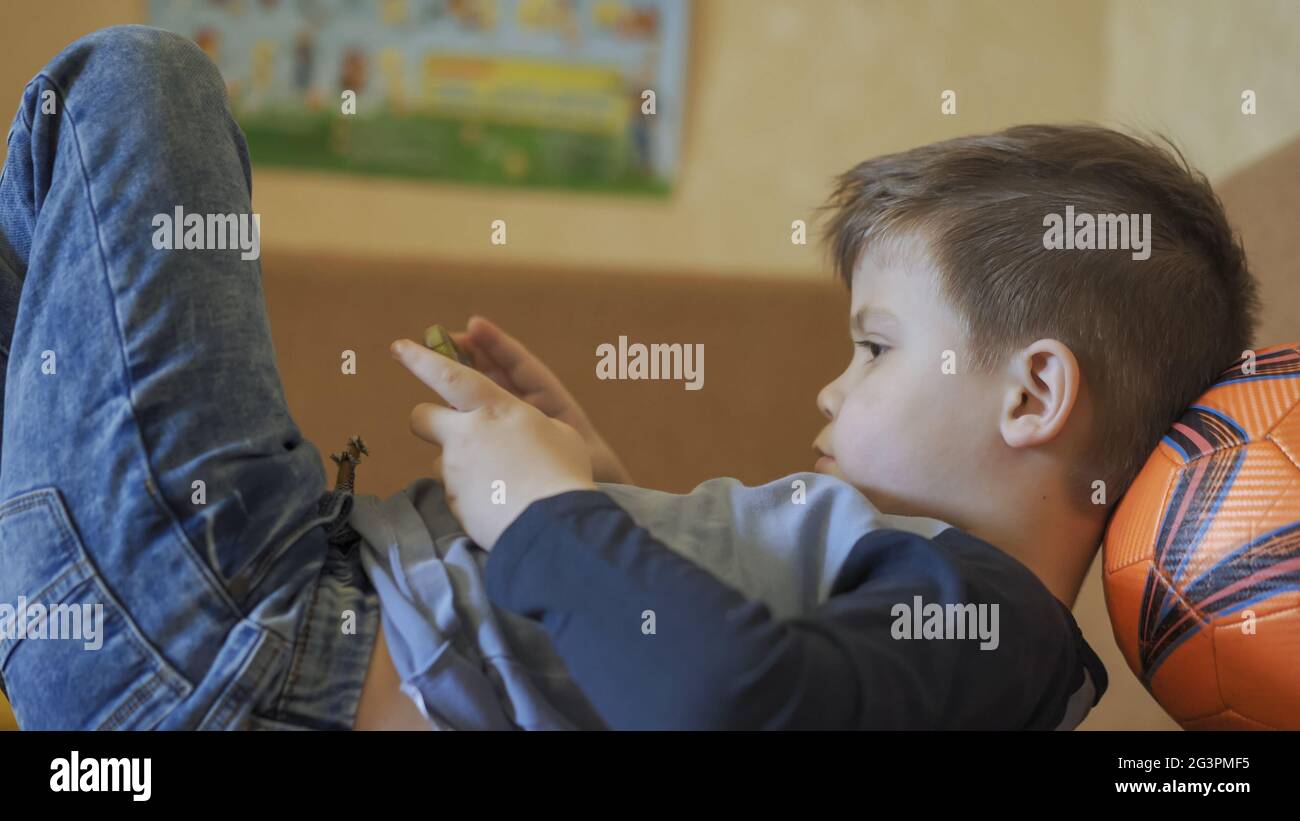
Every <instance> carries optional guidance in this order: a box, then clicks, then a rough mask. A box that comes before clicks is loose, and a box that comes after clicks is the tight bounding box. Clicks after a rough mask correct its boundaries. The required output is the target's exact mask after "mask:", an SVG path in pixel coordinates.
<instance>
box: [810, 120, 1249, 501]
mask: <svg viewBox="0 0 1300 821" xmlns="http://www.w3.org/2000/svg"><path fill="white" fill-rule="evenodd" d="M1161 139H1162V141H1163V142H1164V143H1165V144H1166V145H1167V146H1168V148H1166V147H1163V146H1161V145H1157V144H1156V143H1154V142H1152V141H1150V140H1144V139H1140V138H1136V137H1132V136H1128V135H1126V134H1122V133H1120V132H1117V131H1113V130H1111V129H1107V128H1102V127H1100V126H1092V125H1072V126H1055V125H1025V126H1017V127H1014V128H1009V129H1007V130H1005V131H1001V132H998V133H995V134H987V135H977V136H970V137H961V138H958V139H953V140H946V141H943V142H938V143H933V144H930V145H925V146H921V147H919V148H914V149H912V150H910V151H904V152H901V153H898V154H890V155H887V156H883V157H877V158H875V159H871V160H867V161H866V162H863V163H860V164H859V165H857V166H855V167H854V168H852V169H851V170H849V171H848V172H846V173H844V174H842V175H840V176H839V177H838V178H837V181H836V187H835V191H834V193H833V194H832V195H831V198H830V200H829V201H828V203H827V204H826V206H825V209H827V210H829V211H830V212H831V219H830V221H829V224H828V226H827V237H826V239H827V241H828V244H829V248H830V251H831V253H832V255H833V258H834V259H833V262H834V268H835V271H836V273H837V274H838V275H839V277H840V278H841V279H842V280H843V281H844V282H845V284H846V285H849V286H851V285H852V281H853V271H854V268H855V266H856V265H857V262H858V259H859V258H860V256H861V254H862V253H863V251H864V250H865V249H866V247H867V246H868V245H869V244H870V243H871V242H872V241H873V240H875V239H877V238H880V237H883V236H887V235H889V236H894V235H897V234H905V233H909V232H915V233H916V234H918V235H919V236H921V237H923V238H924V239H925V240H926V242H927V245H928V247H929V249H930V252H931V254H932V255H933V258H934V259H935V261H936V263H937V265H938V266H939V268H940V271H941V275H940V279H941V286H942V290H943V293H944V294H945V295H946V296H947V298H948V299H949V300H950V301H951V303H952V305H953V306H954V307H955V308H956V310H957V313H958V315H959V316H960V317H961V318H962V319H963V320H964V324H965V326H966V330H967V337H968V339H967V342H968V343H969V345H970V347H971V350H972V351H973V355H974V357H975V359H976V361H974V362H973V363H970V364H971V365H972V366H974V367H975V368H978V369H983V370H988V369H991V368H992V367H994V366H995V365H997V364H998V363H999V362H1001V361H1002V360H1003V357H1004V356H1005V355H1006V354H1007V353H1009V352H1010V351H1012V350H1014V349H1016V348H1017V347H1020V346H1023V345H1027V344H1029V343H1030V342H1033V341H1034V340H1036V339H1040V338H1053V339H1057V340H1060V341H1061V342H1063V343H1064V344H1065V345H1067V346H1068V347H1069V348H1070V350H1071V351H1072V352H1073V353H1074V355H1075V357H1076V358H1077V359H1078V361H1079V367H1080V369H1081V371H1082V373H1083V378H1084V382H1085V384H1086V385H1087V388H1088V390H1089V392H1090V395H1091V396H1092V397H1093V400H1094V407H1095V408H1096V412H1097V416H1096V423H1095V429H1094V430H1093V432H1092V447H1091V448H1090V449H1089V452H1090V453H1091V454H1092V457H1091V458H1088V459H1085V460H1083V461H1082V462H1081V463H1079V464H1078V465H1077V466H1076V470H1075V476H1074V478H1075V480H1076V481H1078V482H1080V483H1081V486H1083V487H1087V486H1089V485H1090V484H1091V481H1092V480H1095V479H1103V480H1105V481H1106V487H1107V491H1108V492H1107V494H1106V495H1107V500H1108V501H1110V502H1113V501H1114V500H1115V499H1118V498H1119V496H1120V494H1121V493H1123V491H1124V490H1125V489H1127V487H1128V485H1129V484H1130V483H1131V481H1132V480H1133V478H1134V476H1136V474H1137V472H1138V470H1140V469H1141V467H1142V465H1143V463H1144V462H1145V461H1146V459H1147V457H1148V456H1150V454H1151V451H1152V450H1153V449H1154V448H1155V446H1156V445H1157V444H1158V443H1159V441H1160V438H1161V436H1163V435H1164V433H1165V432H1166V431H1167V430H1168V428H1169V426H1170V425H1171V424H1172V423H1173V422H1174V421H1175V420H1176V419H1177V418H1178V417H1179V415H1180V414H1182V412H1183V411H1184V410H1185V409H1186V407H1187V406H1188V405H1189V404H1191V403H1192V402H1193V401H1194V400H1195V399H1196V398H1197V396H1199V395H1200V394H1201V393H1202V392H1203V391H1204V390H1205V389H1206V388H1207V387H1209V385H1210V384H1211V383H1212V382H1213V381H1214V379H1215V377H1216V376H1217V375H1218V374H1219V373H1220V372H1221V371H1222V370H1224V369H1225V368H1227V367H1229V366H1231V365H1232V364H1233V363H1234V361H1235V360H1237V359H1238V358H1239V357H1240V356H1241V355H1242V353H1243V351H1244V349H1246V348H1247V347H1249V345H1250V341H1251V337H1252V334H1253V331H1254V324H1255V319H1254V315H1255V311H1256V307H1257V303H1258V297H1257V294H1256V285H1255V281H1254V279H1253V278H1252V277H1251V275H1250V272H1249V271H1248V270H1247V268H1246V258H1245V253H1244V252H1243V250H1242V247H1241V244H1240V241H1239V239H1238V238H1237V237H1236V236H1235V235H1234V233H1233V231H1232V229H1231V228H1230V227H1229V225H1228V220H1227V217H1226V216H1225V215H1224V212H1223V206H1222V204H1221V203H1220V202H1219V199H1218V197H1217V196H1216V195H1215V193H1214V191H1213V189H1211V188H1210V184H1209V182H1207V181H1206V179H1205V177H1204V175H1202V174H1200V173H1199V172H1196V171H1194V170H1193V169H1192V168H1190V167H1189V166H1188V164H1187V161H1186V159H1184V157H1183V155H1182V153H1181V152H1180V151H1179V150H1178V149H1177V147H1176V146H1174V145H1173V144H1172V142H1170V141H1169V140H1168V139H1165V138H1161ZM1066 206H1074V212H1075V213H1076V214H1092V215H1096V214H1150V215H1151V223H1150V225H1151V232H1150V236H1149V237H1147V241H1148V242H1149V243H1150V254H1151V255H1150V258H1149V259H1134V258H1133V256H1134V254H1133V252H1132V251H1131V250H1082V251H1080V250H1049V249H1047V248H1045V247H1044V245H1045V241H1044V236H1045V232H1046V230H1047V229H1046V227H1045V225H1046V224H1047V222H1046V218H1047V216H1048V215H1049V214H1057V215H1062V216H1064V214H1065V208H1066ZM1065 230H1066V231H1067V232H1073V230H1074V229H1073V227H1072V226H1070V225H1068V224H1067V225H1066V226H1065ZM1085 501H1086V499H1085Z"/></svg>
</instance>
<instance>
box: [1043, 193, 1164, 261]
mask: <svg viewBox="0 0 1300 821" xmlns="http://www.w3.org/2000/svg"><path fill="white" fill-rule="evenodd" d="M1043 226H1044V227H1045V228H1046V229H1047V230H1046V231H1044V232H1043V247H1044V248H1046V249H1047V250H1049V251H1119V250H1125V251H1128V250H1131V251H1132V252H1133V259H1137V260H1145V259H1150V258H1151V215H1150V214H1076V213H1075V212H1074V206H1073V205H1067V206H1065V214H1064V216H1062V215H1061V214H1048V215H1047V216H1045V217H1043Z"/></svg>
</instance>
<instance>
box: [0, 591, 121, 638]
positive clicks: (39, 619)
mask: <svg viewBox="0 0 1300 821" xmlns="http://www.w3.org/2000/svg"><path fill="white" fill-rule="evenodd" d="M0 638H3V639H8V640H10V641H15V640H17V641H24V640H28V639H50V640H53V641H80V642H84V645H83V646H84V647H85V649H87V650H98V649H99V648H100V647H103V646H104V605H102V604H99V603H96V604H51V605H48V606H46V605H44V604H41V603H40V602H36V603H34V604H29V603H28V602H27V597H26V596H19V597H18V605H17V606H16V607H15V606H14V605H12V604H9V603H8V602H0Z"/></svg>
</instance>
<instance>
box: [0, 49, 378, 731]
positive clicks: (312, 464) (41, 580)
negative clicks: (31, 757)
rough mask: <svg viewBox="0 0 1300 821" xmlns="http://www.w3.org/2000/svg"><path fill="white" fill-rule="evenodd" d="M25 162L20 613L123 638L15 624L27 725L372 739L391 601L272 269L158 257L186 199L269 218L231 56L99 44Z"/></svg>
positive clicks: (8, 547)
mask: <svg viewBox="0 0 1300 821" xmlns="http://www.w3.org/2000/svg"><path fill="white" fill-rule="evenodd" d="M47 92H48V93H47ZM50 100H53V104H54V110H53V111H52V112H50V111H47V105H48V102H49V101H50ZM8 152H9V153H8V157H7V160H6V163H5V167H4V175H3V177H2V178H0V351H2V352H3V354H4V356H5V362H4V366H5V367H4V371H3V372H4V383H3V394H2V395H3V397H4V428H3V438H2V439H0V605H3V604H5V603H8V604H9V605H10V606H16V604H17V602H18V601H19V599H20V598H23V599H25V600H26V601H27V602H28V604H29V605H30V604H31V603H33V602H36V603H40V604H42V605H44V606H46V607H50V606H56V605H59V604H76V603H80V604H87V605H99V606H101V607H102V613H103V627H104V630H103V643H102V646H101V647H99V648H98V649H87V648H86V646H85V643H83V642H81V641H69V640H55V639H39V638H31V637H28V638H18V637H16V636H13V635H10V636H7V637H5V633H4V630H3V629H0V676H2V677H3V682H4V685H5V688H6V690H7V693H8V695H9V697H10V699H11V702H12V705H13V707H14V711H15V714H16V715H17V718H18V721H19V724H20V726H22V727H23V728H26V729H38V728H71V729H91V728H235V727H306V728H350V727H351V726H352V723H353V718H354V716H355V712H356V705H357V701H358V698H359V695H360V690H361V683H362V681H363V679H364V676H365V672H366V668H367V664H368V660H369V657H370V651H371V649H372V647H373V642H374V639H375V636H376V630H377V627H378V615H379V614H378V600H377V597H376V595H375V592H374V590H373V588H372V587H371V586H370V584H369V583H368V581H367V580H366V578H365V575H364V574H363V573H362V572H360V566H359V563H358V562H359V558H358V555H357V550H356V545H355V538H352V539H348V538H346V537H347V533H346V531H343V530H340V529H339V527H338V526H339V524H340V523H341V522H345V520H346V518H347V515H348V513H349V506H350V504H351V496H350V494H348V493H346V492H343V493H338V494H332V493H327V492H326V490H325V474H324V470H323V466H322V460H321V456H320V453H319V452H318V451H317V449H316V447H314V446H313V445H312V443H311V442H309V441H307V440H305V439H304V438H303V436H302V435H301V433H300V432H299V430H298V427H297V426H296V425H295V423H294V421H293V419H292V418H290V415H289V412H288V409H287V407H286V405H285V399H284V395H283V388H282V386H281V383H280V379H279V374H278V372H277V370H276V364H275V351H274V348H273V347H272V343H271V335H270V329H269V327H268V324H267V318H266V309H265V304H264V298H263V294H262V290H261V268H260V263H259V262H258V261H257V260H256V259H249V260H245V259H242V258H241V252H240V251H239V250H238V249H230V250H156V249H155V248H154V245H153V243H152V237H153V234H154V230H155V227H154V225H153V222H152V221H153V218H154V216H155V215H157V214H172V213H173V212H174V211H175V209H176V208H177V207H182V208H183V209H184V211H185V212H186V213H198V214H251V213H252V205H251V202H250V197H251V176H250V169H249V157H248V151H247V149H246V146H245V143H244V139H243V135H242V134H241V133H240V131H239V129H238V127H237V126H236V125H235V123H234V121H233V119H232V118H231V115H230V112H229V109H228V107H227V103H226V99H225V89H224V85H223V82H222V79H221V77H220V75H219V73H218V72H217V70H216V67H215V66H213V65H212V63H211V62H210V61H209V60H208V59H207V57H206V56H205V55H204V54H203V53H202V51H200V50H199V48H198V47H197V46H195V45H194V44H193V43H192V42H190V41H189V40H186V39H184V38H182V37H179V36H177V35H174V34H170V33H166V32H162V31H159V30H156V29H150V28H146V27H142V26H124V27H119V28H113V29H108V30H105V31H101V32H97V33H95V34H92V35H90V36H88V37H85V38H83V39H81V40H78V41H77V42H75V43H73V44H72V45H71V46H69V47H68V48H67V49H65V50H64V51H63V52H62V53H60V54H59V55H58V56H57V57H55V58H54V60H53V61H51V62H50V63H49V65H47V66H46V67H45V69H44V70H42V71H41V72H40V73H39V74H38V75H37V76H36V77H35V78H34V79H33V80H32V81H31V83H30V84H29V85H28V86H27V87H26V89H25V91H24V93H23V97H22V103H21V106H20V108H19V110H18V113H17V116H16V117H15V118H14V121H13V126H12V128H11V129H10V132H9V136H8ZM51 366H53V372H47V371H49V370H50V369H51ZM197 481H202V482H203V483H205V485H206V503H204V504H198V503H195V501H194V500H193V495H194V493H195V485H194V483H195V482H197ZM331 524H333V525H334V526H335V527H334V529H328V528H327V526H328V525H331ZM51 623H53V620H52V618H51ZM0 628H3V625H2V624H0ZM10 632H11V633H12V630H11V631H10Z"/></svg>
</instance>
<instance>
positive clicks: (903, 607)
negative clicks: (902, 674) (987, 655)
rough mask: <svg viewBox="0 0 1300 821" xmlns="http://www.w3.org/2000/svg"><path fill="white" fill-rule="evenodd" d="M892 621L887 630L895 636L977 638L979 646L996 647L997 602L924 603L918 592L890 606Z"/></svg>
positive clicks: (985, 648) (984, 648)
mask: <svg viewBox="0 0 1300 821" xmlns="http://www.w3.org/2000/svg"><path fill="white" fill-rule="evenodd" d="M889 615H891V616H893V617H894V623H893V625H892V626H891V627H890V628H889V634H890V635H891V636H893V637H894V638H895V639H898V640H904V639H980V649H981V650H996V649H998V644H999V643H1000V641H1001V639H1000V638H999V635H998V605H997V604H970V603H967V604H960V603H950V604H946V605H944V604H937V603H935V602H930V603H929V604H926V603H925V602H924V601H922V599H921V597H920V596H913V597H912V603H911V604H908V603H907V602H899V603H898V604H896V605H894V606H893V607H892V608H890V610H889Z"/></svg>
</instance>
